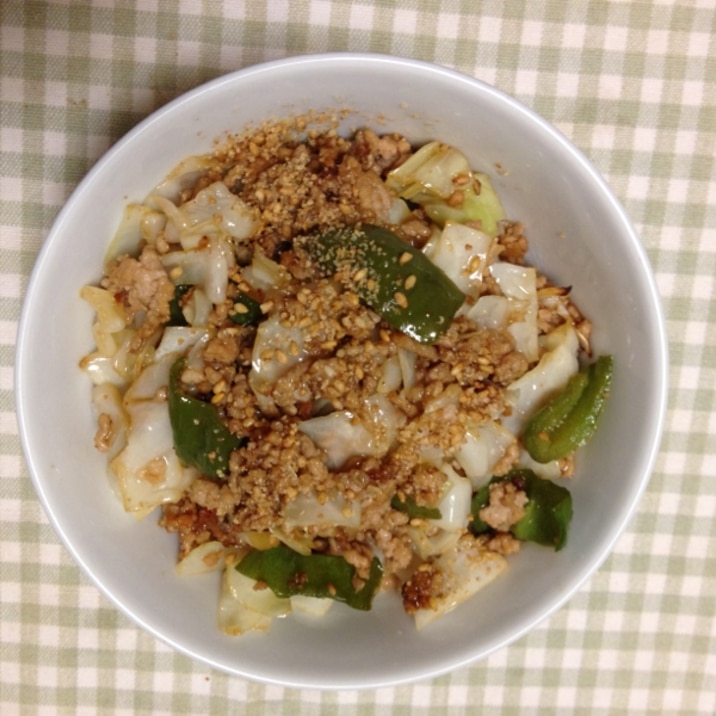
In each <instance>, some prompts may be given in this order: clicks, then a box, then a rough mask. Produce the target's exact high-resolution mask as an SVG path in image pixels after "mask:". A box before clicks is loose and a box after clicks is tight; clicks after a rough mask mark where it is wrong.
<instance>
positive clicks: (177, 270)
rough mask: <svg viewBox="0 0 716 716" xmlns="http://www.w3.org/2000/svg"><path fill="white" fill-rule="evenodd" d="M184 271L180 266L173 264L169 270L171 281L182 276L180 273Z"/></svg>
mask: <svg viewBox="0 0 716 716" xmlns="http://www.w3.org/2000/svg"><path fill="white" fill-rule="evenodd" d="M183 273H184V269H183V268H182V267H181V266H175V267H174V268H173V269H172V270H171V271H170V272H169V278H170V279H171V280H172V281H176V280H177V279H179V278H181V277H182V274H183Z"/></svg>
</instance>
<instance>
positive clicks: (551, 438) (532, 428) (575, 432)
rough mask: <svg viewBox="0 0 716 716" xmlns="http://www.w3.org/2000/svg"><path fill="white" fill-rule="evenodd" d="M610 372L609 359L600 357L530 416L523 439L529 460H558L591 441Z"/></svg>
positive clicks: (607, 395)
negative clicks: (530, 458)
mask: <svg viewBox="0 0 716 716" xmlns="http://www.w3.org/2000/svg"><path fill="white" fill-rule="evenodd" d="M613 370H614V361H613V359H612V356H609V355H605V356H600V357H599V358H598V359H597V361H596V362H595V363H592V365H590V366H589V367H588V368H586V369H585V370H584V371H582V372H580V373H577V374H576V375H574V376H572V378H571V379H570V380H569V382H568V383H567V386H566V388H565V389H564V390H563V391H562V392H561V393H560V394H559V395H558V396H557V397H556V398H554V399H553V400H552V401H551V402H549V403H548V404H547V405H545V406H544V407H543V408H542V409H541V410H539V411H538V412H537V413H536V414H535V415H534V416H533V417H532V419H531V420H530V421H529V422H528V423H527V427H526V428H525V432H524V434H523V436H522V442H523V444H524V446H525V449H526V450H527V452H528V453H529V454H530V456H531V457H532V459H534V460H536V461H537V462H541V463H546V462H550V461H552V460H558V459H560V458H563V457H566V456H567V455H570V454H571V453H573V452H574V451H575V450H576V449H577V448H579V447H581V446H582V445H584V444H585V443H586V442H588V441H589V440H590V439H591V437H592V435H594V432H595V430H596V428H597V422H598V420H599V417H600V415H601V414H602V411H603V410H604V406H605V404H606V401H607V398H608V397H609V390H610V387H611V383H612V374H613Z"/></svg>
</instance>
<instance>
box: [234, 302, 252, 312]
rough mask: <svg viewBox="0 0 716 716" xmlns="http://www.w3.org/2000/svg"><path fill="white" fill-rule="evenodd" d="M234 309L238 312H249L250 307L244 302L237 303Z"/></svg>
mask: <svg viewBox="0 0 716 716" xmlns="http://www.w3.org/2000/svg"><path fill="white" fill-rule="evenodd" d="M234 311H236V313H248V312H249V307H248V306H247V305H246V304H244V303H235V304H234Z"/></svg>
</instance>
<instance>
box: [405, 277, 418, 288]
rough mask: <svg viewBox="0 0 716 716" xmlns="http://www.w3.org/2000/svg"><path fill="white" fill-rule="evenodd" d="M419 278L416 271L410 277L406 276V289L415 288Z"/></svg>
mask: <svg viewBox="0 0 716 716" xmlns="http://www.w3.org/2000/svg"><path fill="white" fill-rule="evenodd" d="M417 280H418V278H417V276H416V275H415V274H414V273H411V274H410V276H408V278H406V279H405V282H404V283H403V286H404V287H405V290H406V291H410V289H411V288H413V287H414V286H415V284H416V283H417Z"/></svg>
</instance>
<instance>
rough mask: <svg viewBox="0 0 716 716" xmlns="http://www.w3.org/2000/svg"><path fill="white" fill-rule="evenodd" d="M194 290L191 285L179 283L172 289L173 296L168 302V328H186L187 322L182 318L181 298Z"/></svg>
mask: <svg viewBox="0 0 716 716" xmlns="http://www.w3.org/2000/svg"><path fill="white" fill-rule="evenodd" d="M192 288H194V287H193V286H192V285H191V284H188V283H180V284H179V285H177V286H175V287H174V296H173V298H172V300H171V301H169V321H168V323H167V325H168V326H186V325H188V324H187V320H186V318H185V317H184V312H183V311H182V307H181V300H182V298H183V297H184V296H185V295H186V294H187V293H188V292H189V290H190V289H192Z"/></svg>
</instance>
